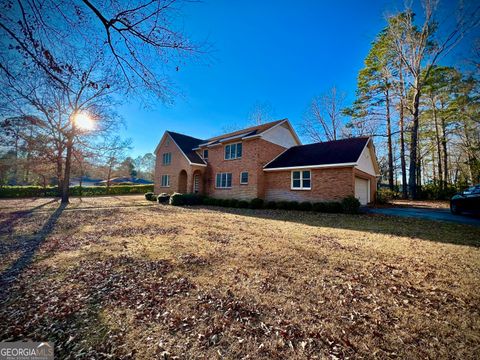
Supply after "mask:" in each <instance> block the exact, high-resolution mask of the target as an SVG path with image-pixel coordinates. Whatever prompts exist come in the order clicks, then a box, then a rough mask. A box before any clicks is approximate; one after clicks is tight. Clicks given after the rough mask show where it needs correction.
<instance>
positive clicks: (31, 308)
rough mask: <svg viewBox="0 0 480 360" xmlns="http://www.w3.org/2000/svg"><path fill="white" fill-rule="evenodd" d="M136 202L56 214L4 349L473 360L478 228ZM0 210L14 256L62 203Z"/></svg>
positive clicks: (17, 299)
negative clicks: (16, 342) (47, 346)
mask: <svg viewBox="0 0 480 360" xmlns="http://www.w3.org/2000/svg"><path fill="white" fill-rule="evenodd" d="M141 197H142V196H141V195H140V196H138V197H121V198H115V197H114V198H102V199H99V198H94V199H93V198H92V199H83V200H82V202H80V201H76V202H74V203H73V204H71V205H69V206H68V207H67V208H66V209H65V210H64V211H63V213H62V214H61V215H60V217H59V218H58V220H57V221H56V222H55V224H54V226H53V227H52V228H51V229H49V232H48V234H47V235H46V236H45V239H44V241H43V242H42V244H41V245H40V247H39V248H38V249H37V250H36V252H35V254H34V258H33V262H32V263H31V264H30V265H29V266H28V267H27V268H25V269H24V270H23V271H22V273H21V274H20V275H19V276H18V278H17V280H16V281H15V282H13V283H8V284H6V283H2V284H1V285H0V286H2V289H1V290H2V293H3V294H4V298H3V300H4V302H1V303H0V318H1V319H2V321H1V322H0V338H1V339H2V340H3V339H23V338H26V337H29V338H32V339H37V340H45V339H49V340H52V341H54V342H55V345H56V353H57V356H59V357H62V358H64V357H71V358H74V357H76V358H99V357H105V356H106V355H108V356H110V357H114V358H129V357H131V358H133V357H135V358H145V359H147V358H161V357H175V356H178V357H180V358H195V357H206V358H218V357H224V358H229V359H236V358H242V357H246V356H250V357H251V358H315V357H318V358H321V357H325V358H329V357H333V356H335V357H337V358H345V357H359V358H361V357H368V358H371V357H377V358H388V357H399V358H417V359H423V358H475V357H476V356H477V355H478V347H479V346H480V335H479V334H480V315H479V314H480V307H479V305H478V304H480V295H479V292H478V282H479V274H480V253H479V251H480V249H479V245H480V244H479V241H480V240H479V239H480V229H478V228H474V227H470V226H465V225H457V224H450V223H438V222H429V221H420V220H412V219H406V218H390V217H381V216H370V215H354V216H352V215H342V214H335V215H333V214H314V213H305V212H298V211H284V210H253V209H223V208H222V209H221V208H216V207H203V208H201V207H195V208H179V207H166V206H161V205H157V204H153V205H152V206H145V204H146V203H147V202H146V201H145V200H144V199H141ZM43 201H47V199H45V200H43ZM2 203H3V204H5V205H7V207H6V208H5V209H6V210H2V211H1V213H0V216H1V218H0V221H6V223H8V227H7V228H6V230H4V231H2V232H1V233H0V244H2V246H4V249H6V250H5V252H4V254H2V259H7V257H6V256H7V255H6V254H7V249H10V248H12V249H15V252H12V254H11V258H12V259H15V258H17V257H18V251H21V244H22V241H23V240H24V239H25V236H26V235H28V234H31V235H30V236H33V233H35V231H36V230H37V229H39V228H42V226H43V224H42V222H44V221H47V220H48V216H50V215H51V213H52V212H53V211H54V210H55V208H56V207H55V205H58V204H56V203H50V204H48V205H45V206H43V207H40V208H37V209H36V210H32V211H31V212H29V210H31V209H33V208H36V207H38V206H39V205H41V204H39V203H38V201H32V202H31V205H30V207H28V206H27V205H26V204H25V202H22V203H18V204H17V203H15V200H11V202H6V201H5V200H3V201H2ZM16 204H17V205H18V206H16ZM27 204H28V203H27ZM149 204H150V203H149ZM2 209H3V208H2ZM20 210H21V211H23V212H24V213H25V214H27V213H28V216H27V215H25V216H27V218H28V219H30V220H28V221H23V220H22V219H23V217H22V216H18V213H17V212H18V211H20ZM15 214H17V215H15ZM36 216H39V217H38V218H36ZM32 219H37V220H38V221H37V223H38V225H36V226H34V222H33V220H32ZM7 244H8V247H7ZM12 244H16V246H13V245H12ZM19 249H20V250H19ZM3 256H5V257H3ZM9 264H10V262H9ZM2 269H3V268H2Z"/></svg>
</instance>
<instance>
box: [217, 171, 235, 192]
mask: <svg viewBox="0 0 480 360" xmlns="http://www.w3.org/2000/svg"><path fill="white" fill-rule="evenodd" d="M215 187H216V188H218V189H226V188H231V187H232V173H219V174H217V177H216V181H215Z"/></svg>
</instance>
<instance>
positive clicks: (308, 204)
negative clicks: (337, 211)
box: [298, 201, 312, 211]
mask: <svg viewBox="0 0 480 360" xmlns="http://www.w3.org/2000/svg"><path fill="white" fill-rule="evenodd" d="M298 210H302V211H311V210H312V203H311V202H308V201H304V202H301V203H300V204H298Z"/></svg>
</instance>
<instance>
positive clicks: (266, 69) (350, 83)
mask: <svg viewBox="0 0 480 360" xmlns="http://www.w3.org/2000/svg"><path fill="white" fill-rule="evenodd" d="M443 6H444V9H445V8H446V7H448V6H450V5H449V4H445V2H444V3H443ZM402 7H403V1H384V2H382V1H343V0H337V1H300V0H298V1H295V2H292V1H226V0H225V1H213V0H210V1H209V0H206V1H204V2H199V3H190V4H188V5H186V6H185V8H184V15H183V16H182V18H181V19H180V21H181V26H182V27H183V28H184V29H185V31H186V32H187V33H188V34H190V37H191V38H193V39H194V40H197V41H200V42H201V41H203V40H205V39H207V40H208V42H209V43H211V44H212V46H213V50H212V51H211V52H210V53H209V55H208V56H205V57H203V58H201V59H200V60H193V61H187V62H186V63H185V64H180V65H179V67H180V69H179V71H178V72H176V71H173V72H171V73H169V74H168V75H169V76H170V79H171V81H172V82H173V83H174V84H175V86H176V88H177V90H178V92H179V95H178V96H176V97H175V99H174V100H175V102H174V104H172V105H165V104H162V103H160V102H159V103H158V104H157V105H156V106H154V107H151V108H148V109H144V108H143V107H142V106H141V105H139V104H138V103H135V102H127V103H125V104H124V105H123V106H122V107H121V108H120V109H119V112H120V113H121V115H122V116H123V118H124V120H125V123H126V129H125V130H124V131H122V135H123V136H125V137H130V138H131V139H132V140H133V149H132V151H131V155H132V156H137V155H142V154H144V153H147V152H153V151H154V149H155V147H156V145H157V143H158V141H159V139H160V137H161V135H162V134H163V132H164V131H165V130H167V129H168V130H173V131H177V132H181V133H185V134H189V135H192V136H196V137H200V138H207V137H210V136H213V135H218V134H219V133H220V132H221V129H222V128H226V127H230V126H231V125H232V124H235V125H244V124H245V125H246V124H247V123H248V115H249V113H250V111H251V110H252V107H253V105H254V104H255V103H258V102H268V103H269V104H270V105H271V106H272V108H273V110H274V117H275V119H277V118H278V119H281V118H289V119H290V121H291V122H292V123H293V125H294V126H295V125H296V124H298V123H299V122H301V120H302V117H303V116H304V114H305V111H306V109H307V107H308V104H309V102H310V100H311V99H312V97H314V96H315V95H319V94H321V93H323V92H326V91H327V90H328V89H329V88H331V87H332V86H333V85H335V86H336V87H337V88H338V89H339V90H341V91H343V92H345V93H346V94H347V102H351V101H352V100H353V98H354V93H355V87H356V77H357V73H358V71H359V70H360V69H361V68H362V65H363V59H364V58H365V56H366V54H367V53H368V51H369V48H370V43H371V42H372V40H373V39H374V38H375V35H376V34H377V33H378V32H379V31H380V30H381V29H382V28H383V27H384V26H385V21H384V19H385V16H386V15H387V14H391V13H393V12H395V11H397V10H401V9H402ZM172 65H173V64H172ZM297 130H298V126H297Z"/></svg>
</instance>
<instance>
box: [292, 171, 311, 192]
mask: <svg viewBox="0 0 480 360" xmlns="http://www.w3.org/2000/svg"><path fill="white" fill-rule="evenodd" d="M311 188H312V184H311V173H310V170H303V171H300V170H298V171H292V190H310V189H311Z"/></svg>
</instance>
